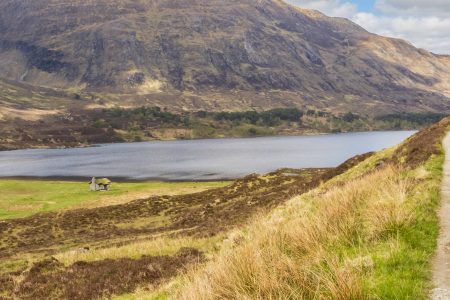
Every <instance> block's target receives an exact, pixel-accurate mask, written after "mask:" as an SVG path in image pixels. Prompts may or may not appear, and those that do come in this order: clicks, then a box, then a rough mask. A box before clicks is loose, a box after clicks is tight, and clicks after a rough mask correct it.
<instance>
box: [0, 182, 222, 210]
mask: <svg viewBox="0 0 450 300" xmlns="http://www.w3.org/2000/svg"><path fill="white" fill-rule="evenodd" d="M227 184H229V182H225V181H222V182H141V183H113V184H112V187H111V190H110V191H108V192H92V191H90V190H89V184H88V180H86V182H69V181H46V180H0V219H12V218H21V217H27V216H30V215H33V214H36V213H40V212H49V211H56V210H66V209H75V208H94V207H102V206H108V205H114V204H123V203H126V202H129V201H132V200H136V199H141V198H148V197H150V196H160V195H180V194H189V193H196V192H201V191H204V190H206V189H210V188H216V187H222V186H225V185H227Z"/></svg>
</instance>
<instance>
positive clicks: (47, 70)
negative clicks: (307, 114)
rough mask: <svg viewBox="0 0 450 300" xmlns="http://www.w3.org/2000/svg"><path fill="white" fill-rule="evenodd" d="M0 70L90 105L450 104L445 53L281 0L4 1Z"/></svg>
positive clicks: (370, 110) (339, 107)
mask: <svg viewBox="0 0 450 300" xmlns="http://www.w3.org/2000/svg"><path fill="white" fill-rule="evenodd" d="M0 74H1V77H4V78H6V79H9V80H13V81H17V82H25V83H29V84H32V85H35V86H47V87H53V88H55V87H56V88H60V89H63V90H69V91H71V93H79V94H85V96H86V99H87V101H88V102H90V103H89V104H85V105H83V107H87V108H89V107H91V106H92V105H93V104H96V103H93V102H94V101H93V100H94V99H97V98H100V99H102V101H103V102H106V103H110V104H112V105H120V106H124V107H130V106H136V105H150V106H160V107H167V108H169V109H171V110H191V111H192V110H208V111H220V110H248V109H256V110H262V109H270V108H274V107H300V108H302V107H304V108H305V109H307V108H314V109H318V110H327V111H334V112H348V111H350V110H351V111H353V112H358V113H361V114H366V113H367V114H370V115H373V114H378V115H382V114H389V113H393V112H423V111H434V112H437V111H439V112H448V111H449V106H448V100H449V98H448V97H450V92H449V90H450V62H449V60H448V58H447V57H444V56H438V55H434V54H432V53H429V52H427V51H425V50H420V49H416V48H414V47H413V46H411V45H410V44H408V43H407V42H404V41H401V40H396V39H389V38H384V37H381V36H377V35H373V34H370V33H369V32H367V31H365V30H364V29H363V28H361V27H359V26H357V25H355V24H353V23H352V22H350V21H348V20H345V19H339V18H329V17H326V16H325V15H322V14H320V13H319V12H316V11H310V10H302V9H298V8H295V7H293V6H289V5H287V4H285V3H284V2H282V1H279V0H259V1H254V0H244V1H242V0H240V1H236V0H232V1H225V0H212V1H211V0H208V1H206V0H188V1H185V0H183V1H181V0H158V1H143V0H139V1H134V0H133V1H131V0H113V1H105V0H96V1H86V0H75V1H70V2H67V1H63V0H36V1H25V0H19V1H17V0H3V1H1V2H0ZM1 97H3V96H1ZM374 107H376V111H375V110H374Z"/></svg>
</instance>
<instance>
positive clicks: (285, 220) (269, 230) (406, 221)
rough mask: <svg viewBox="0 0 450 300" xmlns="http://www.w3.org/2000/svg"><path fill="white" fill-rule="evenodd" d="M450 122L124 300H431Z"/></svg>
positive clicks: (301, 199)
mask: <svg viewBox="0 0 450 300" xmlns="http://www.w3.org/2000/svg"><path fill="white" fill-rule="evenodd" d="M449 123H450V120H449V119H447V120H445V121H443V122H441V123H440V124H439V125H437V126H435V127H434V128H432V129H431V130H427V131H425V132H423V133H422V134H419V135H417V136H416V137H415V138H413V139H410V140H409V141H407V142H405V143H403V144H402V145H400V146H399V147H397V148H395V149H389V150H386V151H384V152H380V153H378V154H377V155H375V156H373V157H371V158H369V159H368V160H366V161H365V162H363V163H361V164H360V165H358V166H357V167H355V168H353V169H352V170H350V171H349V172H347V173H345V174H343V175H341V176H338V177H337V178H335V179H334V180H331V181H330V182H328V183H326V184H325V185H324V186H322V187H320V188H318V189H316V190H314V191H312V192H310V193H309V194H307V195H303V196H300V197H297V198H294V199H293V200H291V201H290V202H289V203H287V204H286V205H285V206H283V207H280V208H278V209H276V210H275V211H274V212H272V213H271V214H270V215H269V216H268V217H263V218H262V219H259V220H255V221H254V223H253V224H252V225H250V226H249V227H247V228H245V229H243V230H241V231H239V232H238V233H237V235H238V238H234V239H232V241H233V240H235V241H236V242H235V243H234V246H232V247H224V248H223V249H222V251H221V252H220V253H219V254H217V255H216V256H215V258H214V259H213V260H211V261H210V262H208V263H206V264H205V266H203V267H202V268H199V269H197V270H194V271H192V272H191V273H188V275H187V276H185V277H184V278H183V279H181V280H180V279H179V280H178V281H177V282H175V283H176V288H174V287H173V285H172V286H169V287H168V288H166V289H164V288H163V289H162V290H161V292H159V293H156V294H145V293H144V292H142V291H138V292H137V293H136V294H134V295H128V296H127V297H123V298H125V299H136V298H139V299H143V298H147V297H148V298H149V299H155V298H156V299H164V298H167V297H169V295H172V296H174V297H175V298H181V299H220V298H227V299H229V298H234V299H288V298H289V299H328V298H332V299H427V298H428V293H429V289H430V288H431V286H430V265H429V262H430V258H431V256H432V255H433V253H434V250H435V245H436V238H437V234H438V219H437V215H436V209H437V207H438V205H439V193H440V182H441V178H442V163H443V151H442V148H441V145H440V141H441V139H442V137H443V134H444V133H445V132H446V130H447V128H448V125H449ZM421 159H422V160H421ZM393 165H394V166H393ZM234 237H236V233H234Z"/></svg>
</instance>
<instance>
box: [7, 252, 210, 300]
mask: <svg viewBox="0 0 450 300" xmlns="http://www.w3.org/2000/svg"><path fill="white" fill-rule="evenodd" d="M201 260H203V255H202V253H201V252H199V251H198V250H196V249H189V248H184V249H181V250H180V251H179V252H178V253H177V254H175V255H174V256H154V257H142V258H140V259H137V260H133V259H129V258H122V259H117V260H112V259H106V260H102V261H96V262H76V263H74V264H73V265H71V266H70V267H64V265H63V264H61V263H60V262H58V261H57V260H56V259H47V260H44V261H40V262H38V263H36V264H34V265H33V266H32V267H31V269H30V270H29V271H25V272H24V273H23V274H21V275H18V274H17V273H16V274H7V275H4V276H3V277H2V278H0V283H6V286H2V289H3V290H7V291H8V294H9V296H8V297H7V298H6V299H15V298H19V299H30V300H32V299H80V300H83V299H102V298H109V297H111V296H112V295H114V294H123V293H129V292H132V291H134V290H135V289H136V288H137V287H138V286H141V285H147V286H149V285H152V286H156V285H158V284H160V283H161V282H163V281H165V280H167V279H169V278H171V277H173V276H175V275H176V274H177V273H178V272H180V271H181V270H183V269H185V268H186V267H187V266H188V265H189V264H192V263H198V262H200V261H201ZM18 276H21V277H22V278H21V280H20V281H17V280H16V279H15V278H16V277H18Z"/></svg>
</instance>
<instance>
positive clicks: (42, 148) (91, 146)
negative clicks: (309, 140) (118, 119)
mask: <svg viewBox="0 0 450 300" xmlns="http://www.w3.org/2000/svg"><path fill="white" fill-rule="evenodd" d="M419 130H420V129H401V130H396V129H390V130H362V131H345V132H334V133H333V132H319V133H303V134H276V135H261V136H238V137H233V136H223V137H212V138H190V139H185V138H183V139H153V140H148V141H121V142H112V143H92V144H80V145H75V146H68V145H67V146H64V145H62V146H54V147H53V146H36V147H23V148H19V147H16V148H2V147H1V146H0V153H2V152H10V151H19V150H63V149H83V148H95V147H102V146H105V145H121V144H139V143H152V142H178V141H204V140H226V139H230V140H239V139H258V138H276V137H314V136H326V135H339V134H349V133H372V132H409V131H412V132H417V131H419Z"/></svg>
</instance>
